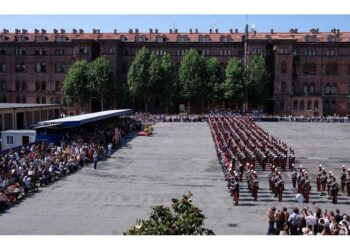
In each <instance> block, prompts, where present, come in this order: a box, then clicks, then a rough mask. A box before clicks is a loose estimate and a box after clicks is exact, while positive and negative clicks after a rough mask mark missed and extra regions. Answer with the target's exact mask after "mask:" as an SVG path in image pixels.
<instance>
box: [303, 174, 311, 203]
mask: <svg viewBox="0 0 350 250" xmlns="http://www.w3.org/2000/svg"><path fill="white" fill-rule="evenodd" d="M310 191H311V182H310V180H309V176H307V175H306V176H305V191H304V198H305V203H308V202H309V200H310Z"/></svg>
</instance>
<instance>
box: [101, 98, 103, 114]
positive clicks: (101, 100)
mask: <svg viewBox="0 0 350 250" xmlns="http://www.w3.org/2000/svg"><path fill="white" fill-rule="evenodd" d="M101 111H103V94H101Z"/></svg>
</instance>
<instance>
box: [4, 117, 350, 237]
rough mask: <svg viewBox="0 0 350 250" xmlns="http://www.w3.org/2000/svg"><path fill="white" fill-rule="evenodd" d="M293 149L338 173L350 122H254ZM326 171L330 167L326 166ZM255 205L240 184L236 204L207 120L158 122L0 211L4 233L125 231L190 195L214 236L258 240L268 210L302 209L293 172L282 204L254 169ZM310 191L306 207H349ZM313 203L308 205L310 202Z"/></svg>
mask: <svg viewBox="0 0 350 250" xmlns="http://www.w3.org/2000/svg"><path fill="white" fill-rule="evenodd" d="M259 125H260V126H262V127H263V128H264V129H266V130H268V131H269V132H271V133H272V134H273V135H275V136H276V137H278V138H279V139H281V140H283V141H285V142H286V143H287V144H288V145H289V146H292V147H293V148H294V149H295V153H296V159H297V162H301V163H303V165H304V166H305V167H307V168H309V169H310V170H309V171H310V172H311V173H314V172H316V166H317V165H318V164H319V163H323V164H325V165H326V166H327V169H328V168H329V169H330V168H332V170H333V171H334V172H335V173H336V174H337V173H338V172H339V174H340V171H338V170H339V169H340V167H341V165H342V164H348V165H350V164H349V162H350V160H349V159H348V158H347V153H348V149H349V148H350V147H349V145H350V133H349V132H350V126H349V124H308V123H259ZM328 166H329V167H328ZM258 176H259V180H260V187H261V189H260V190H259V198H258V201H253V198H252V197H251V196H250V194H249V192H248V191H247V184H246V183H245V182H242V183H241V193H240V201H239V206H238V207H235V206H233V200H232V197H230V195H229V193H228V190H227V187H226V182H225V180H224V176H223V173H222V170H221V168H220V166H219V163H218V160H217V156H216V152H215V147H214V143H213V140H212V137H211V133H210V129H209V126H208V125H207V124H206V123H158V124H156V125H155V132H154V134H153V135H152V136H150V137H136V136H135V134H131V135H129V137H128V138H126V140H125V143H124V145H123V146H122V147H121V148H120V149H118V150H117V151H115V152H114V153H113V154H112V157H111V158H109V159H107V160H106V161H100V162H99V163H98V167H97V169H96V170H94V169H93V168H92V166H91V165H89V166H87V167H84V168H83V169H81V170H80V171H79V172H77V173H75V174H73V175H71V176H67V177H66V178H64V179H62V180H60V181H58V182H56V183H54V184H52V185H50V186H48V187H45V188H41V189H40V191H39V192H38V193H36V194H34V195H32V196H31V197H28V198H26V199H25V200H23V201H22V202H20V203H19V204H17V205H16V206H14V207H11V208H10V209H8V210H6V211H5V212H3V213H1V214H0V225H1V229H0V234H3V235H111V234H112V235H113V234H117V235H120V234H123V232H125V231H126V230H127V229H128V228H130V227H131V226H133V225H135V222H136V219H138V218H147V217H148V215H149V213H150V207H151V206H154V205H157V204H164V205H170V204H171V203H170V201H171V198H173V197H181V196H182V195H183V194H185V193H187V192H188V191H191V192H192V193H193V202H194V203H195V204H196V205H198V206H199V207H200V208H201V209H202V210H203V213H204V214H205V215H206V217H207V219H206V220H205V227H207V228H210V229H212V230H213V231H214V232H215V233H216V234H219V235H262V234H265V232H266V230H267V223H266V216H265V213H266V210H267V209H268V208H269V207H271V206H275V207H277V208H281V207H283V206H286V207H287V208H290V209H291V208H292V207H295V206H297V207H299V208H300V209H301V208H302V207H304V206H305V204H297V203H295V202H294V197H295V192H294V190H293V189H292V187H291V186H292V185H291V180H290V178H289V177H290V172H284V173H283V176H284V179H285V186H286V190H285V195H284V198H283V201H282V202H278V201H277V198H274V196H273V195H272V194H271V193H270V192H269V190H268V182H267V172H263V171H261V170H260V169H258ZM313 187H314V189H313V191H312V193H311V198H310V199H311V203H309V204H308V206H309V208H310V209H312V210H314V208H315V207H316V206H320V207H321V208H327V209H328V210H332V209H333V210H334V209H335V208H340V210H341V211H345V210H346V209H347V210H348V207H349V206H348V205H349V204H350V199H349V197H346V196H344V195H341V196H339V204H338V205H333V204H332V203H330V201H329V200H328V199H327V198H326V197H323V196H322V197H321V196H320V195H319V193H317V192H315V185H313ZM312 202H313V203H314V204H313V203H312Z"/></svg>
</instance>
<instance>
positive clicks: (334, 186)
mask: <svg viewBox="0 0 350 250" xmlns="http://www.w3.org/2000/svg"><path fill="white" fill-rule="evenodd" d="M338 191H339V187H338V183H337V181H336V178H335V176H333V177H332V183H331V197H332V203H333V204H337V202H338Z"/></svg>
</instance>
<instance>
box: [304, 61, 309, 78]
mask: <svg viewBox="0 0 350 250" xmlns="http://www.w3.org/2000/svg"><path fill="white" fill-rule="evenodd" d="M303 72H304V74H305V75H307V74H309V64H308V63H304V66H303Z"/></svg>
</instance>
